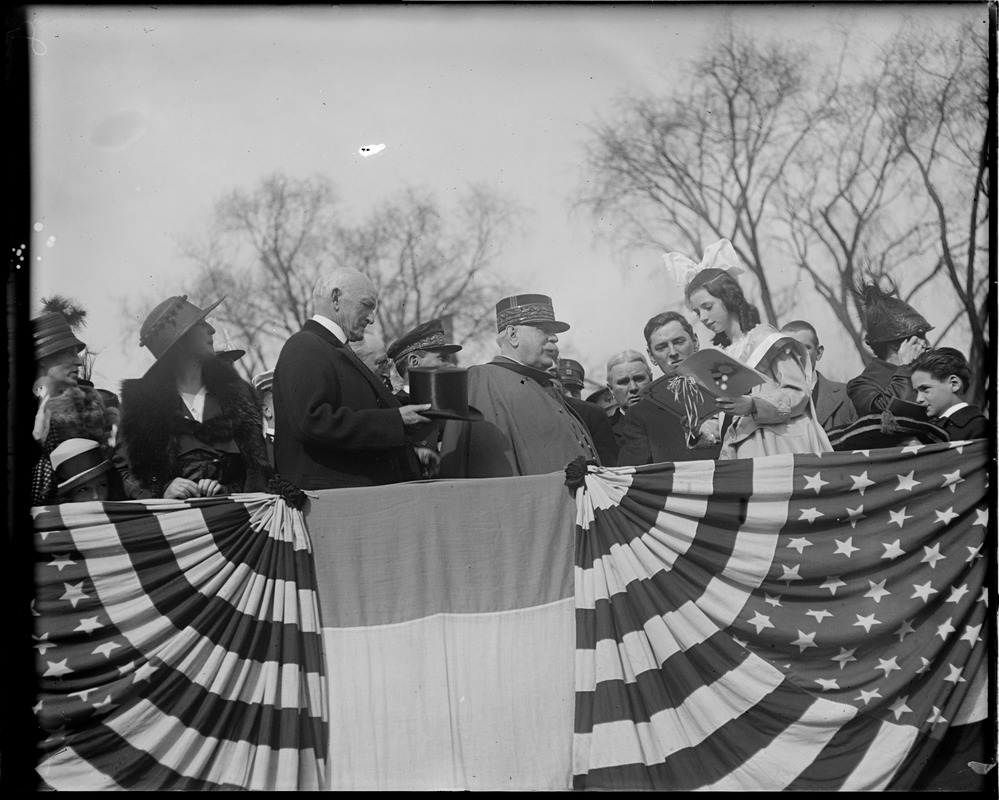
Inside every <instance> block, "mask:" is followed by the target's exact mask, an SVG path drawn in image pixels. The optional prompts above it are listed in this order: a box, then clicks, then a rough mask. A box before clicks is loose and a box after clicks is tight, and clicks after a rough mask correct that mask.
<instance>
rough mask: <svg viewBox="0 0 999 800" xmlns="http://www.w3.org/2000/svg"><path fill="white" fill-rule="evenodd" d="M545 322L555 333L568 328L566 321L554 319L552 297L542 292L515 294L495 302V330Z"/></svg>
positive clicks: (562, 331)
mask: <svg viewBox="0 0 999 800" xmlns="http://www.w3.org/2000/svg"><path fill="white" fill-rule="evenodd" d="M539 324H546V325H548V327H550V328H551V329H552V330H553V331H555V332H556V333H565V331H567V330H569V325H568V323H566V322H559V321H558V320H556V319H555V309H554V307H553V306H552V299H551V298H550V297H548V296H547V295H544V294H515V295H513V297H504V298H503V299H502V300H500V301H499V302H498V303H497V304H496V330H497V331H502V330H503V329H505V328H506V327H507V326H508V325H539Z"/></svg>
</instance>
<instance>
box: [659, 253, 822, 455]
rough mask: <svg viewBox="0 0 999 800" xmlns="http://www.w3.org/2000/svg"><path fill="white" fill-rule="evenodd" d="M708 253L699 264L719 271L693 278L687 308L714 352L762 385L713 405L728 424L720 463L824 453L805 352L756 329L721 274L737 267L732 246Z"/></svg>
mask: <svg viewBox="0 0 999 800" xmlns="http://www.w3.org/2000/svg"><path fill="white" fill-rule="evenodd" d="M709 251H710V254H709V253H706V254H705V259H704V261H702V264H703V263H704V262H705V261H710V263H713V264H716V265H717V266H711V267H707V268H704V269H698V270H697V271H696V273H694V274H693V277H692V278H691V279H690V281H689V283H687V288H686V298H687V303H688V305H689V306H690V308H691V310H692V311H693V312H694V313H695V314H696V315H697V318H698V320H699V321H700V322H701V323H702V324H703V325H704V327H706V328H707V329H708V330H709V331H711V332H712V333H713V334H714V338H713V339H712V344H714V345H715V346H717V347H719V348H720V349H721V350H723V351H724V352H726V353H728V354H729V355H730V356H732V357H733V358H736V359H738V360H739V361H741V362H742V363H744V364H747V365H748V366H750V367H753V368H754V369H756V370H757V371H759V372H762V373H763V374H764V375H765V376H766V377H767V379H768V380H767V381H766V382H765V383H763V384H760V385H758V386H754V387H753V389H752V391H751V392H750V394H747V395H742V396H739V397H722V398H720V399H719V402H718V405H719V408H721V410H722V411H723V412H724V414H725V415H727V416H728V417H730V421H729V424H728V425H727V427H726V428H725V431H724V435H723V437H722V449H721V454H720V455H719V458H722V459H731V458H754V457H756V456H767V455H774V454H777V453H823V452H830V451H831V450H832V446H831V445H830V443H829V438H828V437H827V436H826V433H825V431H824V430H823V429H822V426H821V425H820V424H819V423H818V422H817V421H816V417H815V409H814V407H813V405H812V398H811V392H810V391H809V386H810V385H811V375H810V372H811V365H810V363H809V360H808V356H807V354H806V352H805V350H804V348H803V347H802V346H801V344H800V343H799V342H797V341H796V340H795V339H793V338H792V337H791V336H789V335H787V334H784V333H781V332H780V331H778V330H777V329H776V328H774V327H773V326H772V325H767V324H766V323H764V322H761V321H760V313H759V311H758V310H757V308H756V306H754V305H753V304H752V303H750V302H749V301H748V300H747V299H746V296H745V294H744V293H743V291H742V287H741V286H740V285H739V281H738V280H737V279H736V278H735V277H734V276H733V275H732V274H730V272H729V271H728V270H726V269H724V268H723V267H724V266H726V265H729V266H735V264H736V263H737V256H736V255H735V251H734V249H733V248H732V245H731V243H730V242H729V241H728V240H726V239H723V240H722V241H721V242H719V243H718V244H717V245H713V246H712V248H709ZM670 255H674V254H670ZM709 255H710V259H709Z"/></svg>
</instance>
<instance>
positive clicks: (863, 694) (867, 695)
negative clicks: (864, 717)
mask: <svg viewBox="0 0 999 800" xmlns="http://www.w3.org/2000/svg"><path fill="white" fill-rule="evenodd" d="M875 697H881V692H879V691H878V690H877V689H875V690H873V691H871V692H867V691H864V690H863V689H861V690H860V694H858V695H857V696H856V697H854V698H853V699H854V700H863V701H864V705H865V706H866V705H867V704H868V703H869V702H871V700H873V699H874V698H875Z"/></svg>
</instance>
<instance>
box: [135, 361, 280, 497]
mask: <svg viewBox="0 0 999 800" xmlns="http://www.w3.org/2000/svg"><path fill="white" fill-rule="evenodd" d="M201 375H202V380H203V381H204V382H205V386H206V387H207V388H208V392H209V393H210V394H211V395H214V397H215V399H216V400H218V402H219V405H220V406H221V409H222V413H221V414H219V415H218V416H216V417H213V418H212V419H209V420H205V421H204V422H197V421H195V420H193V419H190V418H188V417H184V415H183V402H182V401H181V399H180V395H179V394H178V392H177V387H176V385H175V383H174V377H173V374H172V373H170V372H166V371H164V370H157V369H155V368H154V369H153V370H152V371H151V372H150V373H149V374H147V375H145V376H144V377H142V378H137V379H134V380H127V381H124V382H123V383H122V385H121V411H122V415H121V438H122V441H123V445H124V447H125V449H126V452H127V457H128V468H129V471H130V472H131V477H132V478H133V479H135V480H137V481H138V483H139V484H140V485H141V486H142V488H144V489H147V490H151V491H152V492H153V494H154V495H155V496H161V495H162V492H163V490H164V489H165V488H166V486H167V484H168V483H169V482H170V481H171V480H173V479H174V478H175V477H177V476H178V475H179V474H180V466H179V456H180V448H179V444H178V437H179V435H180V434H182V433H189V434H191V435H192V436H194V437H195V438H197V439H199V440H200V441H202V442H204V443H205V444H216V443H221V442H225V441H227V440H229V439H233V440H234V441H235V443H236V446H237V447H238V448H239V452H240V453H241V454H242V456H243V462H244V464H245V465H246V484H245V485H244V487H243V491H245V492H259V491H264V490H265V488H266V486H267V484H268V481H269V480H270V479H271V478H272V477H273V475H274V470H273V468H272V467H271V465H270V462H269V461H268V459H267V446H266V445H265V443H264V436H263V417H262V415H261V410H260V402H259V398H258V396H257V394H256V392H255V391H254V389H253V387H252V386H250V384H248V383H247V382H246V381H244V380H243V379H242V378H240V377H239V375H237V374H236V370H235V369H234V368H233V367H232V365H231V364H228V363H225V362H223V361H219V360H215V361H208V362H206V363H205V365H204V366H203V367H202V373H201Z"/></svg>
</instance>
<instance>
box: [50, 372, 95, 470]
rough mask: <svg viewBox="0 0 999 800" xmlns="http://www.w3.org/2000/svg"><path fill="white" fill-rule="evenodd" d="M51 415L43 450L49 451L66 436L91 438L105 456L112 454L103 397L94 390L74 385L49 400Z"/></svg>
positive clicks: (65, 438)
mask: <svg viewBox="0 0 999 800" xmlns="http://www.w3.org/2000/svg"><path fill="white" fill-rule="evenodd" d="M48 408H49V411H50V412H51V418H50V422H49V436H48V438H47V439H46V442H45V444H46V452H47V453H51V452H52V450H54V449H55V448H56V447H57V446H58V445H60V444H62V443H63V442H65V441H66V440H67V439H93V440H94V441H95V442H98V443H99V444H100V445H101V452H103V453H104V457H105V458H110V457H111V448H110V446H109V445H108V439H109V438H110V437H111V422H110V420H109V419H108V415H107V411H106V409H105V408H104V400H103V398H102V397H101V396H100V393H99V392H98V391H97V390H96V389H91V388H90V387H86V386H73V387H71V388H69V389H66V390H65V391H63V392H62V393H61V394H60V395H58V396H57V397H53V398H52V399H51V400H49V404H48Z"/></svg>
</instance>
